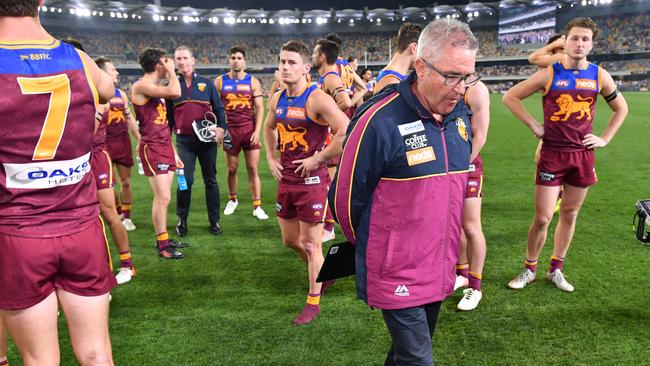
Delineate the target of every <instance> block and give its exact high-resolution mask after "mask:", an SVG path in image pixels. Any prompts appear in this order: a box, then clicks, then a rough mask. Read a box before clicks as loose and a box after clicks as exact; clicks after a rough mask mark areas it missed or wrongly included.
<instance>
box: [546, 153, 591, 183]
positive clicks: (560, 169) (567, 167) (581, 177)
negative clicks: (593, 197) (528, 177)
mask: <svg viewBox="0 0 650 366" xmlns="http://www.w3.org/2000/svg"><path fill="white" fill-rule="evenodd" d="M594 157H595V154H594V151H593V150H582V151H553V150H548V149H545V148H544V147H542V151H541V152H540V156H539V162H538V163H537V175H536V177H535V184H539V185H542V186H561V185H563V184H565V183H566V184H569V185H572V186H575V187H589V186H592V185H594V184H596V182H598V178H597V177H596V168H595V158H594Z"/></svg>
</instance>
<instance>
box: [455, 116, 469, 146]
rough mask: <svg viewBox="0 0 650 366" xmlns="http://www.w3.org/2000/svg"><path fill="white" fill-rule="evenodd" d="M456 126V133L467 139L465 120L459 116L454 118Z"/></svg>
mask: <svg viewBox="0 0 650 366" xmlns="http://www.w3.org/2000/svg"><path fill="white" fill-rule="evenodd" d="M456 127H457V128H458V134H459V135H460V137H462V138H463V140H465V141H468V140H469V135H468V134H467V125H466V124H465V120H464V119H462V118H461V117H458V118H456Z"/></svg>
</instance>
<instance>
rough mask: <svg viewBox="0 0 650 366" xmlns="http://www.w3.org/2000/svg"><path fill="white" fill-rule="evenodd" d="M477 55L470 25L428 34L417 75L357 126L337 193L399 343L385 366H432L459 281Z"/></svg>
mask: <svg viewBox="0 0 650 366" xmlns="http://www.w3.org/2000/svg"><path fill="white" fill-rule="evenodd" d="M477 49H478V41H477V40H476V38H475V37H474V35H473V34H472V32H471V31H470V29H469V26H468V25H467V24H464V23H461V22H459V21H456V20H451V19H441V20H437V21H434V22H432V23H430V24H429V25H428V26H427V27H426V28H424V30H422V33H421V34H420V38H419V40H418V47H417V61H416V64H415V72H413V73H411V75H410V76H409V77H408V78H407V79H406V80H404V81H402V82H401V83H399V84H394V85H391V86H388V87H386V88H385V89H383V90H382V92H380V93H379V94H378V95H375V96H373V98H372V99H370V100H369V101H368V102H367V103H366V104H365V105H364V110H361V111H358V112H357V115H356V117H355V119H354V120H353V121H352V122H351V123H350V127H349V128H348V136H347V139H346V142H345V145H344V147H343V154H342V157H341V162H340V164H339V168H338V171H337V173H336V176H335V178H334V182H333V183H332V186H331V188H330V196H329V202H332V203H333V211H334V215H335V216H336V218H337V221H338V222H339V224H340V225H341V229H342V230H343V232H344V234H345V236H346V238H347V239H348V240H349V241H350V242H352V243H354V244H355V247H356V282H357V296H358V297H359V298H360V299H362V300H364V301H365V302H366V303H367V304H368V305H369V306H371V307H374V308H379V309H382V314H383V317H384V321H385V322H386V326H387V327H388V330H389V332H390V335H391V338H392V346H391V348H390V351H389V353H388V356H387V358H386V361H385V365H433V353H432V344H431V337H432V336H433V332H434V330H435V326H436V321H437V318H438V312H439V310H440V305H441V303H442V300H444V299H445V298H446V297H448V296H449V295H451V294H452V292H453V288H454V282H455V279H456V275H455V266H456V260H457V257H458V252H459V247H460V229H461V212H462V208H463V203H464V199H465V187H466V182H467V172H468V167H469V158H470V152H471V126H470V112H469V110H468V108H467V107H466V106H465V104H464V103H463V94H464V92H465V88H466V87H467V86H469V85H473V84H475V83H476V82H477V81H478V80H479V76H478V75H477V74H476V73H475V71H474V63H475V59H476V51H477ZM404 192H409V193H408V194H406V195H405V194H404Z"/></svg>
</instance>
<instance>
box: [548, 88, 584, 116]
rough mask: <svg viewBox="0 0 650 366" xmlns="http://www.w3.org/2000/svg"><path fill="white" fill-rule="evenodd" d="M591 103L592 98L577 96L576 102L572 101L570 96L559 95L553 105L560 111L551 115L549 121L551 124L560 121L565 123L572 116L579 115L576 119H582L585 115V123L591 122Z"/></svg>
mask: <svg viewBox="0 0 650 366" xmlns="http://www.w3.org/2000/svg"><path fill="white" fill-rule="evenodd" d="M593 102H594V98H592V97H587V98H583V97H581V96H580V95H578V100H574V99H573V97H572V96H571V94H560V96H559V97H557V99H556V100H555V104H557V106H558V108H559V109H560V110H559V111H557V112H555V113H553V115H552V116H551V118H550V119H551V121H553V122H557V121H560V120H561V121H562V122H565V121H566V120H568V119H569V117H571V115H572V114H574V113H579V115H578V117H576V119H583V118H584V117H585V115H586V116H587V121H589V120H591V104H592V103H593Z"/></svg>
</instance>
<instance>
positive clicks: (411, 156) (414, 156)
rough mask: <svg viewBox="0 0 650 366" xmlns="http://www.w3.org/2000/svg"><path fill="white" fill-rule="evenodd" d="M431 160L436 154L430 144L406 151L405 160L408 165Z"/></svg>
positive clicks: (434, 158)
mask: <svg viewBox="0 0 650 366" xmlns="http://www.w3.org/2000/svg"><path fill="white" fill-rule="evenodd" d="M433 160H436V154H435V153H434V152H433V147H432V146H428V147H425V148H423V149H418V150H413V151H407V152H406V161H407V162H408V165H409V166H413V165H417V164H422V163H426V162H428V161H433Z"/></svg>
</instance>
